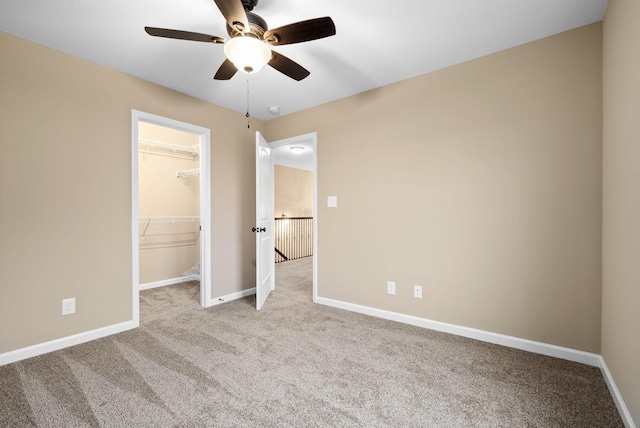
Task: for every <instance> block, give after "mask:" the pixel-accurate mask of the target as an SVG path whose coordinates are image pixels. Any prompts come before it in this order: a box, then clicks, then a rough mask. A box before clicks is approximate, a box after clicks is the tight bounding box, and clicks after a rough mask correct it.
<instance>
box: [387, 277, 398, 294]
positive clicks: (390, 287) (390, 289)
mask: <svg viewBox="0 0 640 428" xmlns="http://www.w3.org/2000/svg"><path fill="white" fill-rule="evenodd" d="M387 294H392V295H394V296H395V295H396V283H395V282H392V281H387Z"/></svg>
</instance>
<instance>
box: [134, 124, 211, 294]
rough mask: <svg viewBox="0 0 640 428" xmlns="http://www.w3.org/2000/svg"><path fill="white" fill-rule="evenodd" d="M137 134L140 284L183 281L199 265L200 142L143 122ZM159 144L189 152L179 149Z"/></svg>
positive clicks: (180, 133) (181, 133)
mask: <svg viewBox="0 0 640 428" xmlns="http://www.w3.org/2000/svg"><path fill="white" fill-rule="evenodd" d="M138 135H139V156H138V171H139V172H138V179H139V210H140V213H139V218H140V224H139V228H140V229H139V230H140V232H139V233H140V237H139V245H140V285H141V286H144V285H145V284H149V283H155V282H158V281H168V280H173V279H176V278H182V277H183V274H184V273H185V272H187V271H189V270H190V269H191V268H192V267H193V266H194V265H195V264H196V263H198V261H199V258H200V233H199V226H200V223H199V217H198V216H199V213H200V206H199V202H200V201H199V195H200V188H199V183H200V176H199V172H198V168H199V156H198V153H199V150H197V151H192V150H190V149H192V148H195V149H198V148H199V146H198V144H199V143H200V139H199V137H198V136H197V135H194V134H189V133H186V132H182V131H177V130H174V129H170V128H165V127H161V126H157V125H152V124H147V123H140V124H139V128H138ZM154 142H160V143H167V144H170V145H176V146H184V147H185V149H187V150H175V151H174V150H172V149H170V148H166V147H161V146H160V145H154V144H153V143H154ZM178 172H180V174H178ZM184 172H186V173H184ZM189 217H192V218H189ZM175 282H178V281H175Z"/></svg>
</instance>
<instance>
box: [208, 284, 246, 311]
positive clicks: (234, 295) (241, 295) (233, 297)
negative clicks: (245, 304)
mask: <svg viewBox="0 0 640 428" xmlns="http://www.w3.org/2000/svg"><path fill="white" fill-rule="evenodd" d="M253 294H256V288H255V287H253V288H248V289H246V290H242V291H238V292H237V293H231V294H227V295H225V296H220V297H214V298H212V299H211V300H210V301H209V302H207V308H209V307H211V306H216V305H221V304H222V303H226V302H230V301H232V300H238V299H242V298H244V297H247V296H251V295H253Z"/></svg>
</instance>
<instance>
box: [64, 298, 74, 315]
mask: <svg viewBox="0 0 640 428" xmlns="http://www.w3.org/2000/svg"><path fill="white" fill-rule="evenodd" d="M75 313H76V298H75V297H72V298H71V299H62V315H70V314H75Z"/></svg>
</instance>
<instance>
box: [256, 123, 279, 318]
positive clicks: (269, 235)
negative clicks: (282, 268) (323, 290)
mask: <svg viewBox="0 0 640 428" xmlns="http://www.w3.org/2000/svg"><path fill="white" fill-rule="evenodd" d="M273 216H274V212H273V156H272V155H271V147H269V144H267V142H266V141H265V139H264V137H262V134H260V132H256V225H255V227H254V228H253V232H254V233H255V234H256V309H260V308H262V305H263V304H264V302H265V301H266V300H267V297H268V296H269V293H270V292H271V290H273V289H274V288H275V254H274V253H275V250H274V248H275V247H274V242H273V224H274V217H273Z"/></svg>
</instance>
